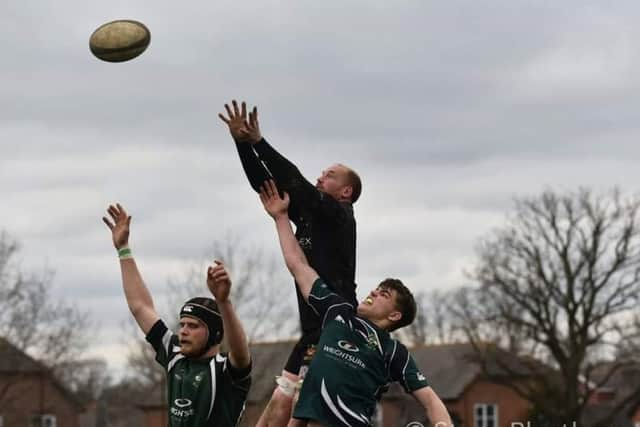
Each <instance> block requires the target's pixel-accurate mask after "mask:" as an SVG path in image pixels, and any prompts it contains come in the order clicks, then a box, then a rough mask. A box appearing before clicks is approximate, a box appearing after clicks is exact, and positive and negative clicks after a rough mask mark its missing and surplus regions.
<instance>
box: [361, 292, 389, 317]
mask: <svg viewBox="0 0 640 427" xmlns="http://www.w3.org/2000/svg"><path fill="white" fill-rule="evenodd" d="M397 313H398V309H397V308H396V291H395V290H394V289H388V288H385V287H381V286H378V287H377V288H376V289H374V290H373V291H371V292H370V293H369V295H367V297H366V298H365V299H364V301H362V302H361V303H360V304H359V305H358V315H360V316H362V317H365V318H367V319H369V320H371V321H376V320H385V319H387V320H391V319H390V317H394V316H396V315H397Z"/></svg>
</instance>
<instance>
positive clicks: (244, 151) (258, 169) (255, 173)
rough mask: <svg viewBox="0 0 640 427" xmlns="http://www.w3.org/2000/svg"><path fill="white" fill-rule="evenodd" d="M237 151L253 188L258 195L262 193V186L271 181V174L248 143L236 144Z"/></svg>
mask: <svg viewBox="0 0 640 427" xmlns="http://www.w3.org/2000/svg"><path fill="white" fill-rule="evenodd" d="M236 149H237V150H238V156H240V163H241V164H242V169H243V170H244V173H245V175H246V176H247V179H248V180H249V184H250V185H251V188H253V190H254V191H255V192H256V193H259V192H260V186H261V185H262V184H263V183H264V182H265V181H266V180H268V179H271V174H270V173H269V171H268V170H267V168H266V167H265V166H264V164H263V163H262V162H261V161H260V159H259V158H258V156H257V155H256V153H255V151H253V147H252V146H251V144H250V143H248V142H236Z"/></svg>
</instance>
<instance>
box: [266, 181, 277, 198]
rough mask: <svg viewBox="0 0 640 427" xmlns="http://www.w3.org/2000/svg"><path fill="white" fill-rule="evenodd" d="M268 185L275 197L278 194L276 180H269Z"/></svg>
mask: <svg viewBox="0 0 640 427" xmlns="http://www.w3.org/2000/svg"><path fill="white" fill-rule="evenodd" d="M267 186H268V187H269V192H270V193H271V197H275V196H276V195H277V196H279V194H278V187H277V186H276V182H275V181H274V180H272V179H270V180H269V181H267Z"/></svg>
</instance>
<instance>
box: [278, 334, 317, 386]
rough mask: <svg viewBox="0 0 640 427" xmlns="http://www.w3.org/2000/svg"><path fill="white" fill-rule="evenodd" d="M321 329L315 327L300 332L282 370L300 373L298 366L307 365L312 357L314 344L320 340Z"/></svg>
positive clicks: (295, 373)
mask: <svg viewBox="0 0 640 427" xmlns="http://www.w3.org/2000/svg"><path fill="white" fill-rule="evenodd" d="M321 333H322V330H321V329H315V330H313V331H307V332H304V331H303V332H302V337H300V339H299V340H298V342H297V343H296V345H295V346H294V347H293V350H292V351H291V354H290V355H289V359H288V360H287V364H286V365H284V370H285V371H287V372H289V373H291V374H294V375H300V368H302V367H303V366H306V367H308V366H309V364H310V363H311V359H313V354H314V353H315V348H316V345H317V344H318V341H320V334H321Z"/></svg>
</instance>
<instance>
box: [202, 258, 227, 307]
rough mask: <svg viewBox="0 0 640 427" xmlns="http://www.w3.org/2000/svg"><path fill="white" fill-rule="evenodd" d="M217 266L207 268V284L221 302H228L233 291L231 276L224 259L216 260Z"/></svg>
mask: <svg viewBox="0 0 640 427" xmlns="http://www.w3.org/2000/svg"><path fill="white" fill-rule="evenodd" d="M214 263H215V266H209V268H208V269H207V286H208V287H209V290H210V291H211V293H212V294H213V296H214V297H215V298H216V301H218V302H219V303H223V302H226V301H227V300H228V299H229V294H230V293H231V278H229V273H228V272H227V270H226V268H225V267H224V264H223V263H222V261H218V260H215V261H214Z"/></svg>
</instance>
